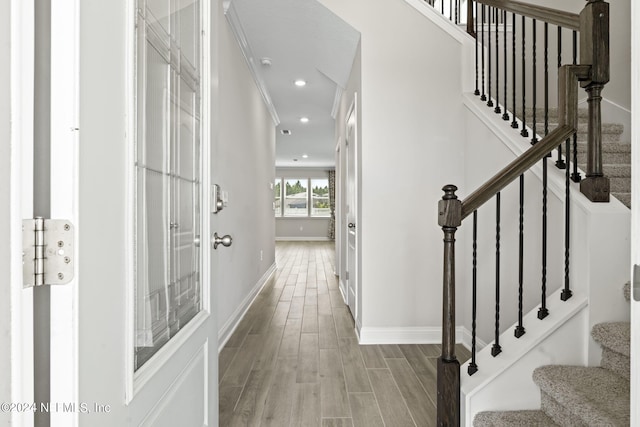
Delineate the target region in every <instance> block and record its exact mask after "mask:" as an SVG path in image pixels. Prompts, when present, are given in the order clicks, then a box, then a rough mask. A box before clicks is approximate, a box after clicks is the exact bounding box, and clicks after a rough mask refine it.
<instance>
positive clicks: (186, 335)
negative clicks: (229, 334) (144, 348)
mask: <svg viewBox="0 0 640 427" xmlns="http://www.w3.org/2000/svg"><path fill="white" fill-rule="evenodd" d="M210 317H211V315H210V314H209V313H207V312H206V311H201V312H200V313H198V314H196V316H195V317H194V318H193V319H191V320H190V321H189V323H187V324H186V325H185V326H184V328H182V329H180V330H179V331H178V332H177V333H176V335H175V336H173V337H171V339H170V340H169V341H167V343H166V344H165V345H163V346H162V347H161V348H160V350H158V352H157V353H156V354H154V355H153V356H151V359H149V360H148V361H147V363H145V364H144V365H142V366H141V367H140V369H138V370H137V371H136V372H135V373H134V374H133V394H132V396H135V395H136V394H138V392H139V391H140V390H142V389H143V388H144V386H145V385H146V384H147V383H148V382H149V380H151V379H152V378H153V377H154V376H155V375H156V374H157V373H158V372H160V371H161V370H162V368H163V367H164V365H165V364H166V363H167V362H168V361H169V360H170V359H171V358H172V357H173V355H174V354H176V353H177V352H178V350H180V348H181V347H182V345H183V344H184V343H186V342H187V341H188V340H189V339H190V338H191V337H192V336H193V335H194V334H195V333H196V332H198V330H199V329H200V327H201V326H202V325H204V324H205V323H206V322H207V321H209V318H210Z"/></svg>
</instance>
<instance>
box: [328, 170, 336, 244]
mask: <svg viewBox="0 0 640 427" xmlns="http://www.w3.org/2000/svg"><path fill="white" fill-rule="evenodd" d="M329 208H330V210H331V217H330V218H329V238H330V239H331V240H334V239H335V238H336V171H335V170H332V171H329Z"/></svg>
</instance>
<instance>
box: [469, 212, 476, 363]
mask: <svg viewBox="0 0 640 427" xmlns="http://www.w3.org/2000/svg"><path fill="white" fill-rule="evenodd" d="M477 273H478V211H473V268H472V273H471V277H472V279H471V280H472V285H473V289H472V295H471V363H469V366H468V367H467V372H468V373H469V375H473V374H475V373H476V372H478V365H477V364H476V317H477V303H478V274H477Z"/></svg>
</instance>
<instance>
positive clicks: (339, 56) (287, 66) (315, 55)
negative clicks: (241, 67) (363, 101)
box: [226, 0, 360, 167]
mask: <svg viewBox="0 0 640 427" xmlns="http://www.w3.org/2000/svg"><path fill="white" fill-rule="evenodd" d="M226 14H227V17H228V18H229V22H230V23H231V25H232V27H233V29H234V32H235V33H236V36H237V37H238V38H239V39H240V45H241V47H242V49H243V52H244V54H245V57H246V58H247V61H248V63H249V66H250V68H251V69H252V72H253V73H254V78H255V79H256V81H257V83H258V86H259V87H260V88H261V90H262V94H263V98H264V99H265V102H266V103H267V105H268V106H269V107H270V108H271V113H272V116H273V117H274V120H276V122H279V124H278V126H277V134H276V166H277V167H331V166H334V165H335V146H336V141H335V120H334V118H333V117H332V114H335V108H336V107H337V102H338V101H339V99H340V95H341V94H342V89H343V88H344V87H345V86H346V84H347V81H348V79H349V74H350V72H351V66H352V64H353V59H354V57H355V54H356V50H357V47H358V42H359V40H360V33H359V32H358V31H356V30H355V29H354V28H353V27H351V26H350V25H349V24H347V23H346V22H344V21H343V20H342V19H340V18H339V17H338V16H336V15H335V14H333V13H332V12H331V11H329V10H328V9H327V8H325V7H324V6H323V5H321V4H320V3H318V1H316V0H231V2H230V4H228V7H227V9H226ZM265 59H268V61H269V62H270V64H266V65H265V64H264V62H266V61H265ZM297 79H302V80H304V81H306V85H305V86H304V87H297V86H296V85H295V84H294V82H295V81H296V80H297ZM302 117H307V118H308V119H309V121H308V123H301V122H300V119H301V118H302ZM285 129H286V130H289V131H291V134H290V135H283V134H282V132H281V131H282V130H285ZM304 155H306V156H308V157H306V158H305V157H303V156H304Z"/></svg>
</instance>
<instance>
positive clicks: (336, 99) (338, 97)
mask: <svg viewBox="0 0 640 427" xmlns="http://www.w3.org/2000/svg"><path fill="white" fill-rule="evenodd" d="M343 92H344V89H343V88H342V87H340V85H336V94H335V96H334V97H333V107H332V108H331V117H332V118H333V119H334V120H335V119H336V117H337V115H338V109H339V108H340V100H342V93H343Z"/></svg>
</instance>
